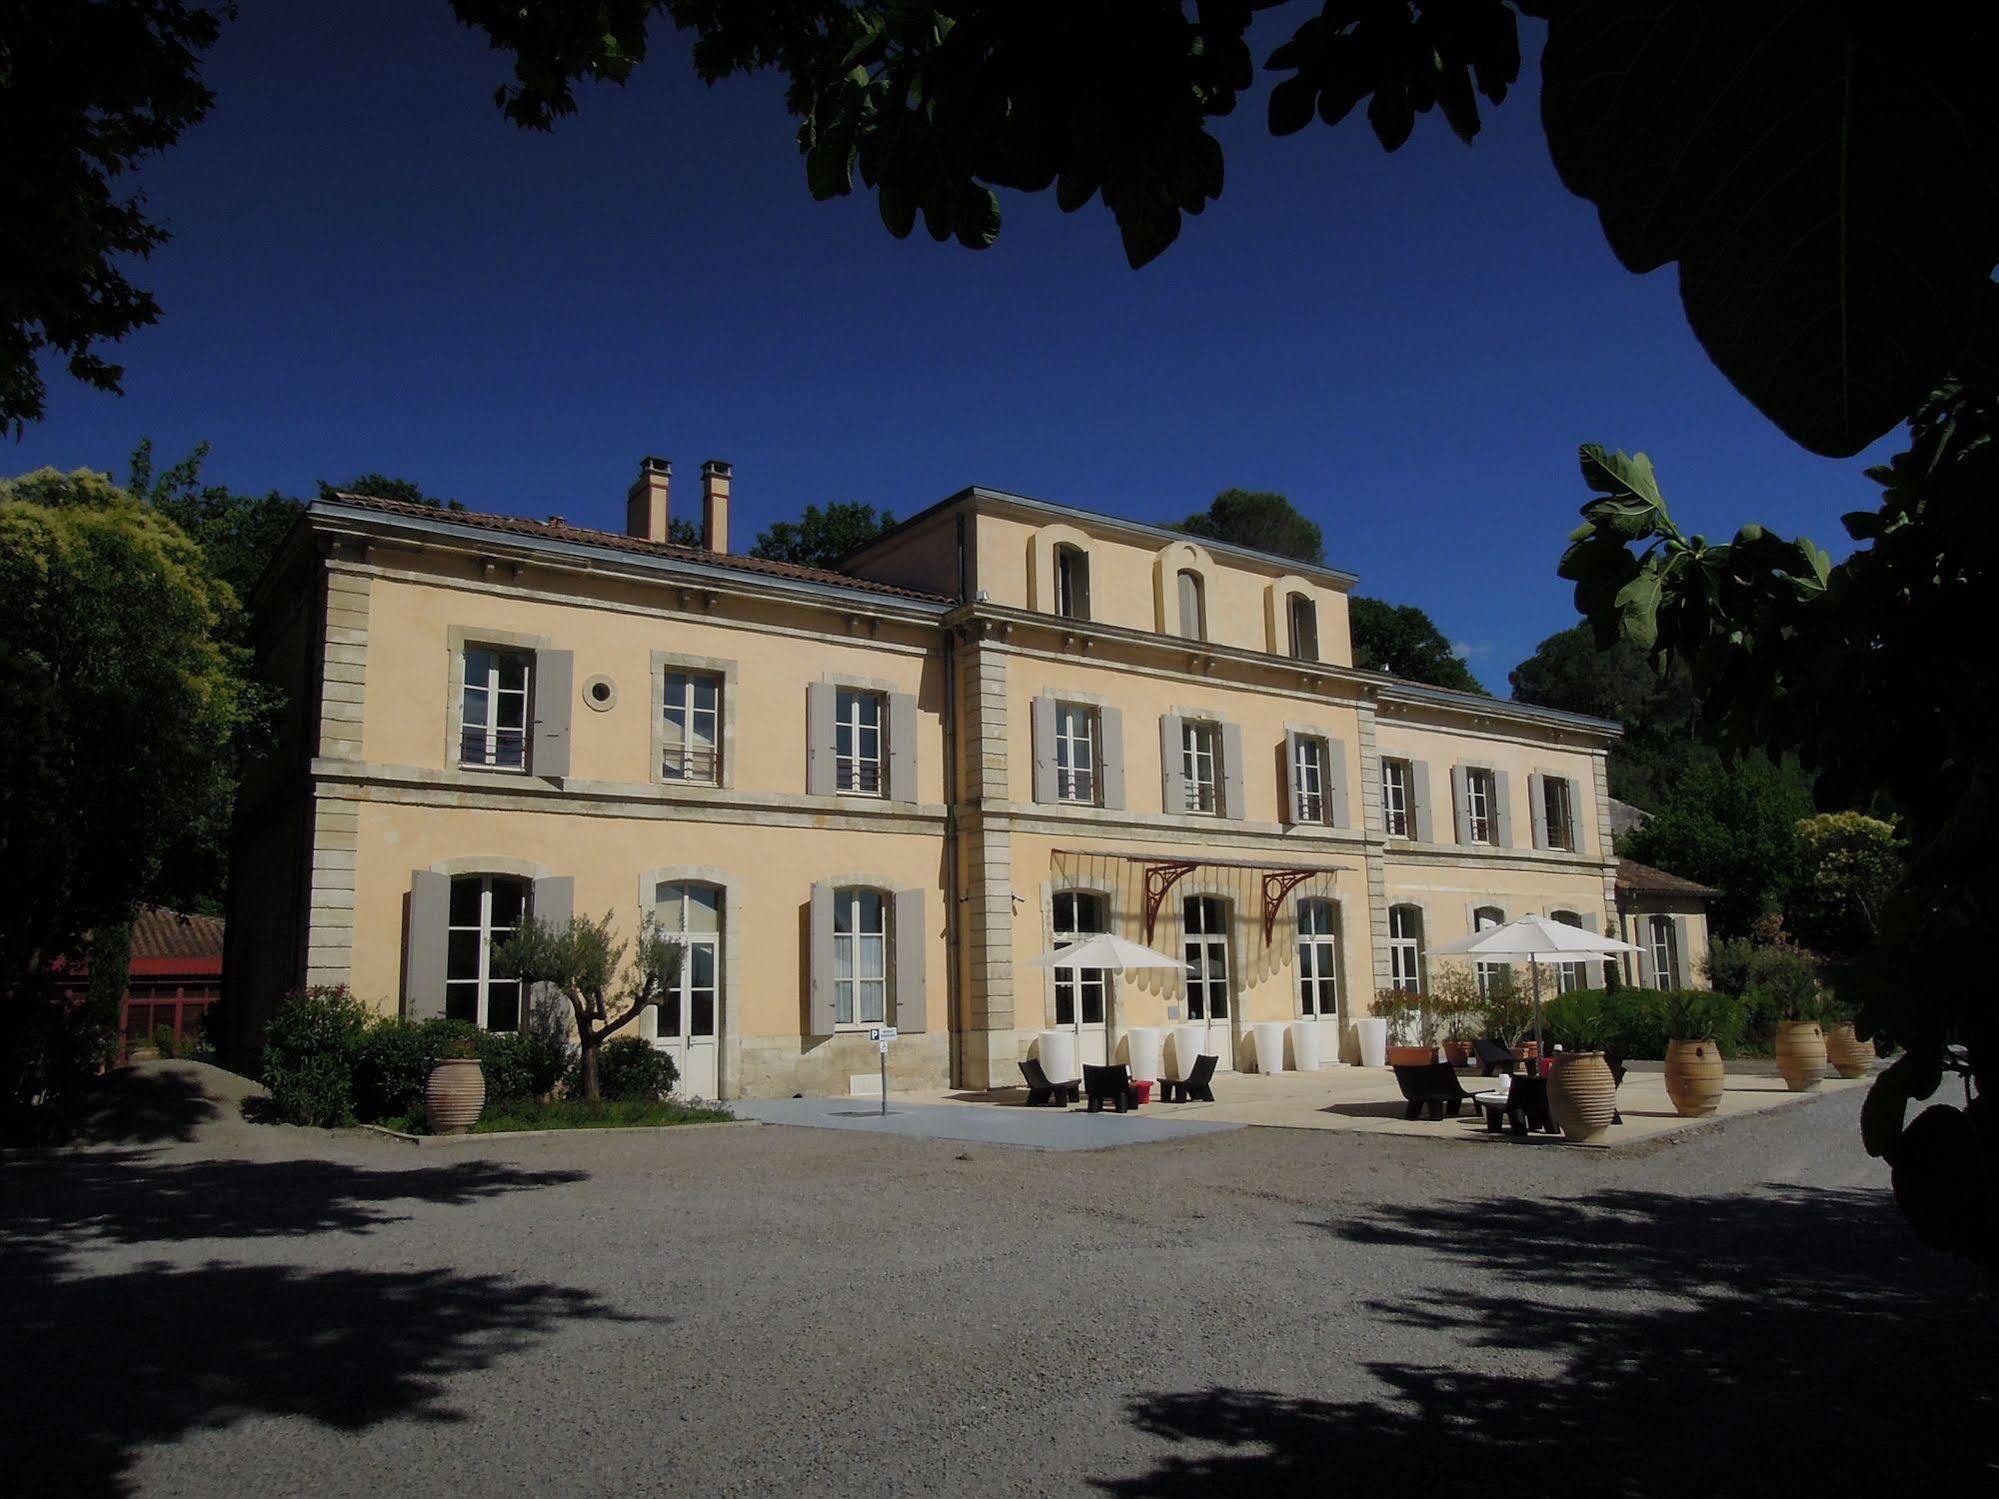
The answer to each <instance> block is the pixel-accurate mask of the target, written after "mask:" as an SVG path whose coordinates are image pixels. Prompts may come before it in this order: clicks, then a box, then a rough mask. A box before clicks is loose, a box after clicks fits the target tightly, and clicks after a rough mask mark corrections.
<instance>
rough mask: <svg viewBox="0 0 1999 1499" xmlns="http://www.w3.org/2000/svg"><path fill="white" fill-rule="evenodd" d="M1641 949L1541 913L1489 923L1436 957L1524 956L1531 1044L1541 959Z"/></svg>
mask: <svg viewBox="0 0 1999 1499" xmlns="http://www.w3.org/2000/svg"><path fill="white" fill-rule="evenodd" d="M1642 951H1643V949H1642V948H1640V947H1637V946H1636V945H1634V944H1632V943H1630V942H1624V941H1621V940H1619V939H1618V938H1616V937H1605V936H1602V935H1600V934H1599V933H1596V932H1592V931H1590V930H1588V929H1587V928H1585V927H1579V926H1570V925H1569V924H1568V923H1567V922H1565V921H1550V920H1548V918H1547V917H1545V916H1518V917H1515V918H1514V919H1513V920H1512V921H1509V922H1507V923H1506V924H1505V925H1503V926H1489V927H1487V928H1486V929H1485V930H1484V931H1482V932H1474V933H1472V935H1471V936H1469V937H1466V938H1463V939H1462V940H1460V941H1457V942H1450V943H1446V944H1445V945H1444V946H1442V947H1440V948H1438V949H1437V956H1438V957H1463V958H1477V959H1480V960H1482V961H1484V962H1488V963H1499V962H1508V961H1511V960H1513V959H1516V958H1525V959H1526V960H1527V962H1528V964H1529V965H1530V966H1531V967H1532V969H1533V973H1534V1044H1535V1046H1536V1047H1539V1046H1540V1044H1541V960H1542V959H1543V958H1547V959H1550V960H1551V961H1553V962H1558V963H1573V962H1575V961H1576V960H1577V959H1578V958H1608V957H1612V956H1614V955H1615V954H1617V953H1626V952H1642Z"/></svg>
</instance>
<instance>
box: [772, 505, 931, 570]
mask: <svg viewBox="0 0 1999 1499" xmlns="http://www.w3.org/2000/svg"><path fill="white" fill-rule="evenodd" d="M894 524H895V516H894V515H893V514H891V513H890V512H889V511H886V510H877V509H875V507H874V506H872V505H870V504H868V503H867V502H865V501H863V500H835V501H834V502H833V503H832V504H830V505H828V506H826V508H825V509H823V510H822V509H820V508H819V506H817V505H807V506H806V507H805V513H804V514H803V515H801V516H799V518H798V519H797V520H795V521H788V520H781V521H778V522H776V523H775V524H773V525H770V526H767V527H765V528H764V529H763V530H761V531H759V532H758V533H757V540H756V545H755V546H753V547H751V548H750V555H751V556H752V557H762V558H763V559H764V560H766V561H768V562H794V563H797V564H798V565H799V566H800V567H834V566H836V565H837V564H838V563H839V561H840V559H841V558H843V557H845V556H846V555H847V554H848V553H849V552H853V551H857V550H859V549H860V548H861V547H864V546H866V545H867V544H868V543H869V542H871V541H873V540H874V539H875V538H876V537H877V536H879V535H881V534H882V532H884V531H886V530H887V529H888V528H889V527H890V526H892V525H894Z"/></svg>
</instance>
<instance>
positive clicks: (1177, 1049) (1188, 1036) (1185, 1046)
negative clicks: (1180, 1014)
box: [1167, 1025, 1208, 1081]
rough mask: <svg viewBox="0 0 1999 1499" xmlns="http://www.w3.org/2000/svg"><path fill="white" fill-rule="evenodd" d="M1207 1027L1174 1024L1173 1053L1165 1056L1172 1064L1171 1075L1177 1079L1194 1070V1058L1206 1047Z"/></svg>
mask: <svg viewBox="0 0 1999 1499" xmlns="http://www.w3.org/2000/svg"><path fill="white" fill-rule="evenodd" d="M1207 1045H1208V1028H1207V1027H1206V1026H1205V1025H1176V1026H1174V1027H1173V1055H1172V1056H1171V1057H1169V1058H1167V1060H1168V1062H1170V1063H1171V1064H1172V1071H1173V1077H1174V1079H1175V1080H1176V1081H1177V1080H1179V1079H1181V1078H1184V1077H1186V1076H1187V1075H1188V1074H1189V1073H1191V1072H1192V1071H1193V1070H1194V1058H1196V1057H1198V1056H1199V1055H1200V1054H1201V1053H1202V1052H1203V1051H1205V1050H1206V1049H1207Z"/></svg>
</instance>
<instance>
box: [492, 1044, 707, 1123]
mask: <svg viewBox="0 0 1999 1499" xmlns="http://www.w3.org/2000/svg"><path fill="white" fill-rule="evenodd" d="M616 1044H617V1043H616V1042H613V1043H612V1045H616ZM639 1044H640V1045H645V1043H644V1042H641V1043H639ZM648 1049H650V1048H648ZM479 1059H480V1061H481V1062H482V1063H483V1064H484V1067H483V1070H484V1072H485V1074H486V1107H487V1108H489V1109H494V1108H505V1107H509V1106H511V1105H513V1104H517V1103H531V1102H533V1101H534V1100H535V1099H537V1098H546V1097H547V1096H548V1095H549V1094H551V1093H553V1092H554V1091H555V1085H556V1084H557V1083H559V1082H560V1081H562V1074H563V1066H564V1064H565V1063H566V1062H567V1061H568V1060H569V1047H568V1045H567V1043H565V1042H564V1040H563V1039H562V1038H561V1037H560V1036H552V1035H549V1034H548V1033H546V1032H542V1031H522V1032H520V1033H518V1034H509V1033H501V1032H489V1033H488V1034H487V1035H486V1036H484V1037H483V1038H482V1039H481V1041H480V1044H479ZM666 1060H667V1062H668V1065H669V1066H670V1065H671V1063H672V1059H671V1058H667V1059H666ZM601 1061H602V1059H601V1057H600V1058H599V1062H600V1065H601Z"/></svg>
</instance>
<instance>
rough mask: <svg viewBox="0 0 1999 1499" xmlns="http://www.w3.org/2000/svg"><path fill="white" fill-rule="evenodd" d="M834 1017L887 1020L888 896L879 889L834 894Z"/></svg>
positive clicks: (846, 1020)
mask: <svg viewBox="0 0 1999 1499" xmlns="http://www.w3.org/2000/svg"><path fill="white" fill-rule="evenodd" d="M833 1019H834V1020H835V1021H836V1022H837V1023H838V1024H840V1025H881V1024H883V1023H884V1022H885V1021H886V1020H887V1019H888V897H887V896H885V895H883V894H882V893H881V891H879V890H835V891H834V892H833Z"/></svg>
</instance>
